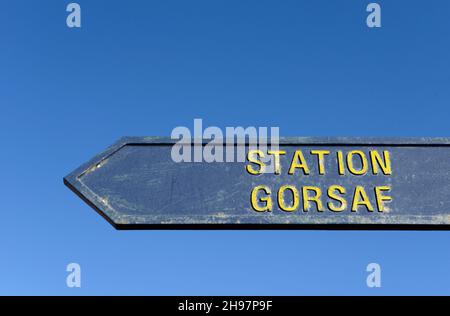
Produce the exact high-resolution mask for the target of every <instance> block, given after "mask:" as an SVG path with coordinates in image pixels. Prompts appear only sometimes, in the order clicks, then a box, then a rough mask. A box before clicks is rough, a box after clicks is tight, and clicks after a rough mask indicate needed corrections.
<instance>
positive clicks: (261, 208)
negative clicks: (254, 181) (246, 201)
mask: <svg viewBox="0 0 450 316" xmlns="http://www.w3.org/2000/svg"><path fill="white" fill-rule="evenodd" d="M259 191H264V194H265V195H266V196H264V197H260V198H258V192H259ZM270 194H271V191H270V189H269V188H268V187H266V186H265V185H258V186H257V187H254V188H253V190H252V195H251V202H252V203H251V204H252V207H253V209H254V210H255V211H257V212H271V211H272V198H271V197H270ZM260 202H264V205H260V204H259V203H260Z"/></svg>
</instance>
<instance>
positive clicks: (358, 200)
mask: <svg viewBox="0 0 450 316" xmlns="http://www.w3.org/2000/svg"><path fill="white" fill-rule="evenodd" d="M359 205H364V206H365V207H366V208H367V210H369V211H370V212H372V211H373V206H372V204H371V203H370V201H369V198H368V197H367V193H366V191H365V190H364V188H363V187H362V186H360V185H358V186H356V189H355V193H354V195H353V202H352V212H356V211H358V207H359Z"/></svg>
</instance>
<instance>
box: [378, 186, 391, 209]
mask: <svg viewBox="0 0 450 316" xmlns="http://www.w3.org/2000/svg"><path fill="white" fill-rule="evenodd" d="M390 190H391V187H389V186H380V187H375V197H376V198H377V207H378V212H383V211H384V210H385V206H384V203H383V202H384V201H392V197H390V196H386V195H383V191H388V192H389V191H390Z"/></svg>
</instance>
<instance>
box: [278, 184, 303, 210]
mask: <svg viewBox="0 0 450 316" xmlns="http://www.w3.org/2000/svg"><path fill="white" fill-rule="evenodd" d="M286 190H289V191H291V194H292V205H291V206H289V205H287V204H286V201H285V200H284V191H286ZM298 205H299V195H298V190H297V189H296V188H295V187H294V186H292V185H283V186H282V187H281V188H280V190H278V206H279V207H280V209H281V210H282V211H285V212H292V211H295V210H296V209H298Z"/></svg>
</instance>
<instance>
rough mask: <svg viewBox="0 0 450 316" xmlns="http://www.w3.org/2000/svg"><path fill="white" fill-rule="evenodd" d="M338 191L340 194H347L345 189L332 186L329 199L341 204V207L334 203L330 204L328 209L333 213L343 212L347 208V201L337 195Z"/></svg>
mask: <svg viewBox="0 0 450 316" xmlns="http://www.w3.org/2000/svg"><path fill="white" fill-rule="evenodd" d="M336 191H338V192H339V193H340V194H345V188H343V187H341V186H340V185H331V186H330V187H329V188H328V197H329V198H330V199H333V200H336V201H338V202H339V203H340V205H339V206H336V204H334V203H332V202H328V208H329V209H330V210H331V211H333V212H342V211H343V210H345V209H346V208H347V201H346V200H345V199H344V198H343V197H342V196H340V195H337V194H336V193H335V192H336Z"/></svg>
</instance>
